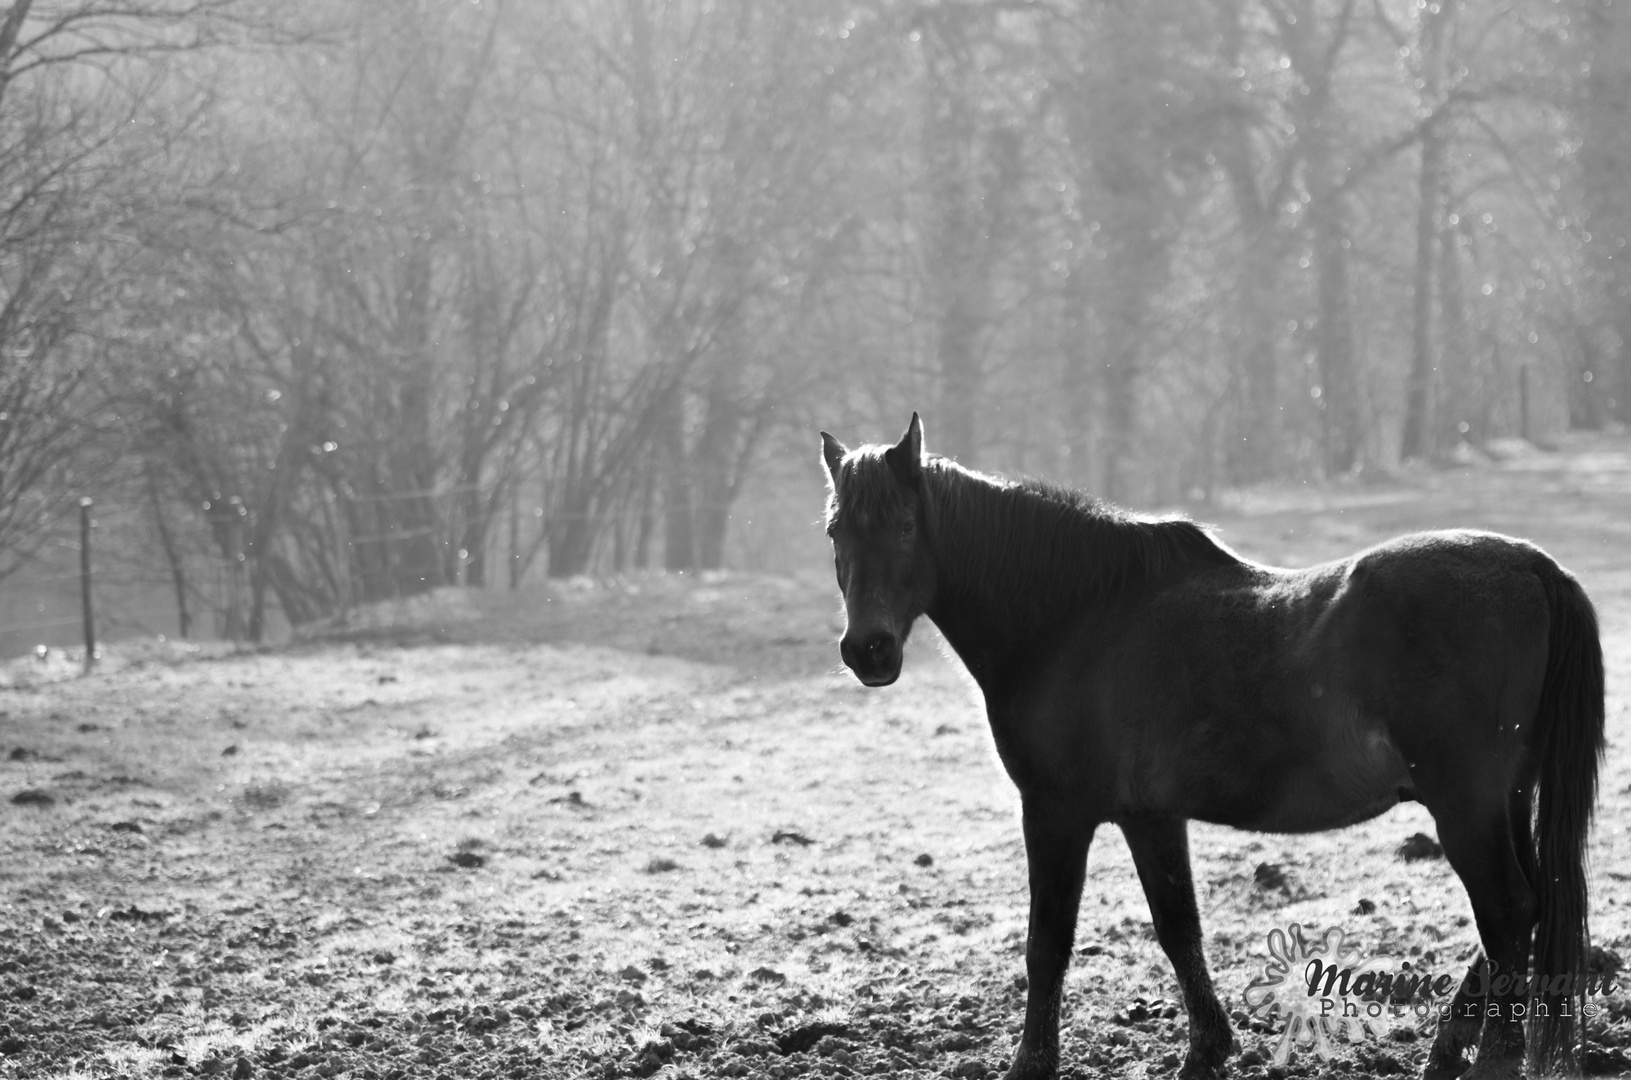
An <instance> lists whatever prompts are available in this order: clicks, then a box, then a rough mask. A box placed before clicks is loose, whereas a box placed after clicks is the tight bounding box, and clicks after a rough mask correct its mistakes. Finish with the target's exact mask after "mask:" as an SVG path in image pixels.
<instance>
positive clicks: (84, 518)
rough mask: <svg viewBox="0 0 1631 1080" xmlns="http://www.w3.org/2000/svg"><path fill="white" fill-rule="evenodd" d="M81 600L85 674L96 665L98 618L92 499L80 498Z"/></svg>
mask: <svg viewBox="0 0 1631 1080" xmlns="http://www.w3.org/2000/svg"><path fill="white" fill-rule="evenodd" d="M79 600H80V606H81V609H82V612H83V615H84V620H85V674H87V675H89V674H90V673H91V671H92V669H93V668H95V667H96V618H95V615H94V613H93V612H92V610H91V499H90V496H88V495H87V496H84V497H82V498H81V499H80V500H79Z"/></svg>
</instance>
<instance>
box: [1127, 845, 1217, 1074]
mask: <svg viewBox="0 0 1631 1080" xmlns="http://www.w3.org/2000/svg"><path fill="white" fill-rule="evenodd" d="M1121 831H1122V833H1123V834H1125V835H1126V837H1127V846H1128V848H1130V849H1131V850H1132V853H1133V864H1134V865H1135V866H1137V867H1138V880H1139V881H1140V882H1142V883H1143V885H1144V897H1145V899H1146V900H1148V901H1149V904H1150V918H1151V919H1152V920H1153V921H1154V923H1155V936H1156V938H1157V940H1159V941H1160V942H1161V948H1163V949H1164V950H1166V954H1167V959H1168V960H1170V961H1172V966H1173V969H1174V970H1175V971H1176V972H1177V973H1178V984H1179V986H1180V987H1181V988H1182V989H1183V993H1184V1008H1185V1009H1186V1010H1188V1012H1189V1054H1188V1056H1187V1057H1185V1059H1184V1065H1183V1068H1182V1069H1180V1070H1179V1072H1178V1075H1179V1076H1180V1077H1181V1078H1182V1080H1200V1078H1212V1077H1221V1076H1222V1075H1223V1062H1224V1059H1226V1058H1227V1057H1228V1056H1229V1051H1230V1050H1231V1049H1233V1047H1234V1033H1233V1031H1231V1030H1230V1027H1229V1018H1228V1016H1226V1015H1225V1014H1224V1012H1223V1006H1222V1005H1220V1004H1218V995H1217V993H1216V991H1214V990H1213V989H1212V976H1211V975H1210V974H1208V972H1207V970H1206V956H1205V954H1204V953H1203V952H1202V951H1201V917H1200V912H1199V911H1197V910H1196V907H1195V886H1194V883H1193V882H1192V881H1191V879H1190V873H1189V836H1188V829H1187V825H1186V823H1185V822H1184V821H1182V820H1179V819H1171V818H1164V819H1140V820H1137V821H1126V822H1122V823H1121Z"/></svg>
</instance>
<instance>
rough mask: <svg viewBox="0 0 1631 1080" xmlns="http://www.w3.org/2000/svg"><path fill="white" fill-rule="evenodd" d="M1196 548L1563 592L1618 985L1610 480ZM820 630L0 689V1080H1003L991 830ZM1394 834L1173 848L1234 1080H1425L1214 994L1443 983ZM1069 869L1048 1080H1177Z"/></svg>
mask: <svg viewBox="0 0 1631 1080" xmlns="http://www.w3.org/2000/svg"><path fill="white" fill-rule="evenodd" d="M814 514H815V511H814V508H812V520H813V518H814ZM1198 516H1201V517H1205V518H1207V519H1210V520H1212V521H1214V522H1216V523H1217V525H1218V526H1219V528H1220V529H1221V533H1222V536H1223V537H1224V539H1225V540H1227V541H1228V542H1230V543H1232V544H1233V545H1234V546H1236V547H1237V548H1238V549H1240V550H1242V551H1243V552H1245V553H1247V554H1249V555H1252V556H1254V557H1258V558H1262V559H1264V560H1267V561H1272V562H1278V563H1282V564H1303V563H1308V562H1313V561H1317V560H1319V559H1322V558H1326V557H1329V556H1333V555H1337V554H1345V553H1347V552H1350V551H1353V550H1355V549H1357V548H1358V547H1361V546H1363V545H1365V544H1367V543H1370V542H1372V541H1374V540H1378V539H1381V538H1384V537H1386V536H1389V535H1393V534H1395V533H1398V532H1402V531H1407V530H1410V529H1416V528H1425V527H1432V526H1450V525H1468V526H1479V527H1486V528H1494V529H1499V530H1501V531H1506V532H1511V533H1516V534H1520V535H1525V536H1529V537H1531V538H1533V539H1535V540H1537V541H1538V542H1540V543H1541V544H1543V545H1544V546H1546V547H1547V548H1548V549H1549V550H1551V551H1552V552H1553V553H1554V554H1555V555H1557V556H1558V557H1559V558H1560V559H1561V560H1562V561H1563V562H1564V563H1565V565H1568V566H1570V567H1571V568H1572V569H1574V570H1575V571H1576V572H1577V573H1578V574H1579V575H1580V576H1581V578H1582V579H1583V580H1584V581H1585V583H1586V586H1587V588H1588V590H1589V591H1590V592H1591V593H1592V595H1593V596H1594V598H1595V599H1596V601H1597V603H1598V605H1599V608H1600V613H1601V616H1602V621H1603V629H1604V641H1605V645H1606V648H1607V653H1608V662H1609V670H1610V687H1609V689H1610V701H1609V738H1610V747H1609V756H1608V765H1607V770H1606V773H1605V776H1604V782H1603V784H1602V801H1601V806H1600V811H1599V818H1598V822H1599V824H1598V827H1597V831H1596V834H1595V839H1594V842H1593V845H1592V874H1593V877H1592V881H1593V888H1594V893H1593V899H1592V920H1593V929H1594V936H1595V940H1596V942H1597V943H1598V944H1599V945H1601V946H1603V947H1604V949H1605V950H1608V951H1606V952H1605V953H1603V954H1601V956H1602V958H1603V960H1604V961H1605V962H1610V963H1611V962H1612V957H1611V955H1610V954H1611V953H1613V954H1618V955H1619V956H1623V957H1626V958H1631V892H1628V891H1627V888H1626V883H1627V882H1628V881H1631V844H1628V843H1627V836H1626V830H1627V828H1628V826H1631V738H1628V737H1631V683H1628V677H1631V440H1626V439H1623V438H1622V439H1618V440H1611V439H1597V440H1591V441H1582V442H1578V443H1572V444H1570V445H1569V446H1568V447H1566V448H1564V449H1562V450H1559V451H1556V452H1549V453H1536V452H1532V451H1531V452H1522V453H1520V452H1517V448H1513V452H1512V453H1511V455H1510V456H1509V457H1508V458H1507V459H1506V460H1502V461H1495V462H1491V461H1478V462H1474V463H1472V464H1470V465H1469V466H1468V467H1466V468H1458V469H1453V470H1440V471H1423V472H1420V473H1414V474H1410V475H1407V476H1404V477H1395V478H1389V479H1388V480H1387V481H1385V482H1379V483H1374V484H1350V485H1336V486H1329V487H1321V488H1307V489H1292V490H1288V489H1284V488H1280V489H1273V490H1263V491H1255V492H1249V493H1243V494H1240V495H1237V496H1234V497H1232V498H1231V499H1229V500H1228V501H1226V502H1225V504H1224V505H1222V506H1214V507H1208V508H1202V509H1200V510H1199V511H1198ZM839 628H840V621H839V614H838V605H837V601H836V593H835V590H834V588H833V586H832V584H831V582H830V578H829V576H828V574H827V573H826V571H825V568H824V567H823V568H819V572H816V571H815V570H812V573H811V575H810V576H809V577H808V578H807V579H805V578H800V579H787V580H784V579H772V578H753V577H741V576H725V577H720V578H711V579H708V580H704V581H687V580H684V579H663V578H650V579H642V580H638V581H632V582H621V583H616V584H609V585H598V586H589V585H585V586H582V587H563V588H560V589H556V590H553V591H550V592H545V591H543V590H537V591H531V592H527V593H524V594H521V595H490V596H489V595H460V594H439V595H437V596H435V597H432V598H428V599H426V600H423V601H420V602H417V603H413V604H407V605H403V606H401V607H400V608H397V609H382V610H378V611H374V612H371V613H368V617H367V618H362V617H358V618H357V619H355V620H353V622H352V623H351V624H350V625H348V626H347V627H343V628H333V630H332V631H331V633H329V634H328V635H327V636H325V637H323V638H322V639H320V640H311V641H307V642H303V643H300V644H297V645H294V646H290V647H286V648H280V649H275V650H268V651H261V652H243V653H232V652H229V651H225V650H222V649H198V648H188V647H183V646H178V645H173V644H163V643H150V644H146V645H140V646H130V647H124V648H121V649H120V650H118V651H117V652H116V653H115V654H114V655H111V656H109V657H108V658H107V659H106V661H105V663H104V665H103V669H102V670H101V672H100V673H98V674H96V675H93V676H91V677H88V678H80V677H76V676H75V675H74V674H73V665H72V663H71V658H58V657H52V658H48V659H47V660H46V661H45V662H43V663H42V662H37V661H34V660H25V661H21V662H18V663H15V664H12V665H10V666H8V667H7V668H5V669H3V670H0V820H3V821H4V827H3V828H0V1076H6V1077H28V1078H30V1080H33V1078H39V1080H49V1078H71V1077H103V1076H122V1077H155V1076H192V1075H217V1076H222V1077H226V1076H231V1077H234V1078H237V1080H244V1078H248V1077H269V1078H270V1077H311V1076H321V1077H356V1078H360V1080H397V1078H405V1077H414V1078H440V1077H448V1078H452V1077H460V1078H466V1077H469V1078H486V1077H516V1078H521V1077H528V1078H532V1077H582V1076H587V1077H599V1076H605V1077H610V1076H629V1075H632V1076H650V1075H655V1074H657V1073H659V1072H661V1073H662V1074H663V1075H672V1076H687V1077H710V1078H711V1077H721V1076H770V1077H788V1076H801V1075H810V1076H818V1075H819V1076H851V1075H869V1074H876V1075H899V1076H954V1077H987V1076H995V1075H999V1074H1000V1070H1001V1069H1002V1068H1004V1067H1005V1066H1006V1064H1007V1060H1008V1057H1009V1055H1010V1053H1011V1051H1012V1048H1013V1045H1014V1041H1015V1037H1016V1034H1017V1031H1018V1025H1019V1020H1020V1015H1021V1010H1022V1007H1023V989H1022V983H1021V982H1020V980H1019V976H1021V975H1022V973H1023V958H1022V951H1023V941H1024V933H1025V911H1026V907H1025V905H1026V890H1025V874H1024V856H1023V850H1022V846H1021V842H1020V832H1019V821H1018V807H1017V799H1016V797H1015V795H1014V792H1013V790H1012V788H1011V787H1010V785H1009V783H1008V781H1007V779H1006V777H1004V776H1003V774H1002V771H1001V769H1000V767H999V765H998V763H997V761H996V757H995V754H994V752H993V750H992V748H991V742H990V736H989V734H988V733H987V731H986V729H985V723H984V719H983V715H982V712H981V710H980V708H979V706H978V703H977V701H976V699H975V697H974V695H973V693H972V691H971V690H970V688H969V686H968V684H967V683H966V681H965V678H964V676H963V675H961V674H960V672H959V670H958V668H957V667H956V665H955V663H953V662H949V661H947V660H946V659H945V658H944V657H943V656H942V655H941V653H940V651H939V650H938V649H937V648H936V645H935V636H934V634H933V631H932V629H930V628H929V627H927V626H925V627H923V628H921V629H920V631H919V637H918V639H917V640H916V641H915V643H914V645H913V647H912V650H911V655H910V657H909V663H908V669H907V671H906V673H905V674H904V676H903V677H902V679H901V680H900V681H899V682H898V683H897V684H896V685H895V686H893V687H891V688H888V689H886V690H881V691H879V690H866V689H864V688H862V687H860V686H859V685H857V684H856V683H855V682H854V681H853V679H851V678H850V677H849V675H848V674H847V673H846V672H844V671H843V670H842V669H841V668H840V667H839V665H838V661H837V655H836V648H835V646H834V645H833V642H834V640H835V638H836V634H837V631H838V630H839ZM1418 832H1421V833H1426V834H1428V835H1429V836H1431V835H1432V834H1433V832H1434V829H1433V823H1432V821H1431V820H1430V818H1428V816H1427V815H1426V814H1425V813H1424V812H1423V811H1422V810H1421V809H1420V807H1418V806H1414V805H1407V806H1403V807H1399V808H1396V809H1395V810H1393V811H1391V812H1389V813H1387V814H1385V815H1383V816H1382V817H1380V818H1378V819H1376V820H1374V821H1371V822H1369V823H1366V824H1365V825H1362V826H1359V827H1356V828H1352V829H1348V830H1344V831H1342V832H1338V833H1329V834H1322V835H1317V836H1301V837H1296V836H1271V835H1256V834H1249V833H1241V832H1234V831H1230V830H1227V829H1220V828H1212V827H1207V826H1193V827H1192V830H1191V840H1192V845H1193V849H1194V860H1195V877H1196V882H1197V887H1198V890H1199V899H1200V904H1201V909H1202V919H1203V923H1204V925H1205V928H1206V932H1207V953H1208V957H1209V960H1210V963H1211V967H1212V971H1213V975H1214V978H1215V979H1216V982H1217V985H1218V988H1219V993H1220V995H1221V996H1222V997H1223V998H1224V1000H1225V1004H1226V1008H1229V1009H1231V1010H1239V1011H1238V1012H1237V1021H1239V1022H1240V1042H1241V1046H1242V1049H1243V1050H1244V1051H1245V1055H1244V1057H1242V1058H1238V1059H1236V1062H1235V1065H1234V1075H1236V1076H1240V1077H1247V1078H1256V1077H1263V1076H1269V1075H1273V1076H1287V1075H1289V1076H1320V1077H1382V1076H1392V1075H1401V1074H1409V1073H1415V1072H1418V1071H1419V1069H1420V1067H1421V1064H1422V1061H1423V1058H1424V1055H1425V1050H1426V1042H1425V1041H1424V1040H1423V1039H1421V1038H1419V1037H1417V1036H1416V1035H1415V1033H1414V1032H1413V1031H1412V1030H1411V1029H1409V1028H1408V1027H1403V1026H1400V1027H1398V1028H1396V1029H1395V1030H1393V1031H1392V1032H1390V1033H1386V1034H1383V1035H1379V1036H1371V1037H1366V1038H1365V1039H1363V1040H1361V1041H1359V1042H1357V1043H1355V1044H1352V1045H1344V1046H1343V1047H1342V1049H1341V1055H1340V1056H1339V1057H1338V1058H1337V1059H1335V1060H1333V1061H1324V1060H1321V1059H1320V1058H1319V1057H1317V1056H1314V1055H1311V1054H1308V1053H1300V1054H1298V1055H1296V1056H1294V1057H1293V1058H1292V1060H1291V1062H1290V1064H1289V1067H1286V1068H1276V1067H1274V1066H1272V1065H1271V1064H1270V1062H1269V1060H1268V1059H1269V1055H1270V1054H1271V1052H1272V1048H1273V1046H1274V1044H1275V1042H1276V1040H1277V1035H1276V1033H1275V1031H1274V1030H1272V1029H1271V1025H1268V1024H1265V1023H1263V1022H1262V1021H1260V1020H1257V1019H1254V1018H1250V1017H1248V1016H1247V1014H1246V1013H1245V1011H1244V1009H1245V1001H1244V996H1243V994H1244V990H1245V988H1246V986H1247V984H1248V983H1249V982H1250V981H1251V980H1252V979H1253V978H1254V977H1256V976H1258V975H1260V974H1261V973H1262V972H1263V970H1264V965H1265V962H1266V961H1267V959H1268V949H1267V946H1266V939H1267V936H1268V934H1269V932H1270V931H1272V930H1274V929H1276V928H1284V927H1286V926H1288V925H1289V924H1292V923H1299V924H1301V925H1303V926H1305V927H1319V928H1322V929H1323V928H1328V927H1332V926H1340V927H1342V928H1344V929H1345V930H1346V931H1347V933H1348V935H1349V937H1350V938H1352V939H1355V940H1357V941H1358V942H1359V943H1360V944H1361V946H1362V947H1363V948H1364V950H1365V951H1366V953H1367V954H1368V955H1385V956H1389V957H1395V958H1397V957H1409V958H1412V959H1414V960H1415V961H1416V962H1417V963H1418V964H1419V965H1421V966H1426V967H1431V968H1434V969H1442V970H1444V971H1449V972H1456V971H1459V970H1460V968H1461V966H1462V965H1464V963H1465V962H1466V960H1467V959H1468V958H1469V957H1470V956H1471V954H1472V952H1473V949H1474V947H1475V940H1476V936H1475V933H1474V930H1473V928H1472V926H1471V924H1470V919H1469V915H1470V912H1469V910H1468V907H1467V902H1466V898H1465V895H1464V894H1463V892H1462V891H1461V889H1460V887H1459V884H1458V883H1457V882H1456V881H1455V879H1454V877H1453V875H1452V873H1451V872H1450V870H1449V868H1448V867H1447V865H1446V864H1445V863H1444V862H1443V860H1442V859H1433V858H1427V859H1421V860H1416V861H1408V862H1407V861H1404V860H1403V859H1401V858H1400V857H1399V856H1398V854H1397V849H1398V848H1399V846H1400V844H1401V842H1402V841H1404V840H1405V839H1406V838H1407V837H1410V836H1412V834H1415V833H1418ZM1265 864H1267V870H1266V871H1265V869H1264V866H1265ZM1089 874H1090V876H1089V881H1088V885H1087V889H1086V892H1085V894H1084V896H1083V900H1082V916H1081V924H1080V931H1079V935H1078V947H1079V954H1078V956H1077V958H1076V961H1075V963H1074V965H1073V969H1072V971H1071V974H1070V978H1069V983H1068V995H1069V1001H1068V1004H1067V1009H1066V1014H1065V1021H1064V1027H1065V1045H1064V1057H1065V1069H1064V1075H1067V1076H1069V1075H1077V1076H1131V1077H1137V1076H1151V1077H1158V1076H1168V1075H1172V1074H1173V1073H1174V1071H1175V1067H1176V1065H1177V1063H1178V1060H1179V1058H1180V1057H1181V1055H1182V1053H1183V1048H1184V1040H1185V1034H1184V1033H1185V1019H1184V1016H1183V1014H1182V1010H1181V1008H1178V1007H1176V1004H1175V1001H1176V996H1177V991H1176V985H1175V982H1174V979H1173V977H1172V974H1171V971H1170V968H1169V967H1168V965H1167V962H1166V960H1165V958H1164V956H1163V955H1162V954H1161V952H1160V950H1159V948H1158V946H1157V945H1156V944H1155V942H1154V939H1153V935H1152V932H1151V929H1150V923H1149V914H1148V911H1147V909H1146V907H1145V904H1144V900H1143V896H1142V893H1141V892H1140V890H1139V887H1138V883H1137V880H1136V877H1135V875H1134V872H1133V868H1132V865H1131V861H1130V859H1129V858H1128V854H1127V850H1126V847H1125V845H1124V844H1123V842H1122V840H1121V837H1120V834H1119V833H1118V832H1117V831H1116V830H1114V829H1112V828H1107V829H1104V830H1101V832H1100V834H1099V836H1098V838H1097V840H1096V843H1095V847H1094V850H1093V854H1092V860H1091V864H1090V871H1089ZM1361 912H1363V913H1361ZM1605 1004H1606V1006H1607V1007H1606V1008H1605V1010H1604V1011H1603V1012H1602V1013H1600V1014H1599V1015H1598V1016H1597V1017H1596V1018H1595V1019H1594V1020H1593V1021H1592V1023H1591V1041H1592V1044H1593V1050H1592V1051H1591V1054H1590V1056H1589V1057H1588V1060H1587V1062H1586V1065H1587V1071H1588V1072H1590V1073H1594V1074H1602V1075H1624V1074H1631V1061H1628V1058H1627V1056H1626V1055H1627V1053H1628V1052H1631V993H1627V992H1625V991H1622V992H1621V993H1620V994H1619V995H1618V996H1611V997H1610V998H1608V999H1606V1000H1605Z"/></svg>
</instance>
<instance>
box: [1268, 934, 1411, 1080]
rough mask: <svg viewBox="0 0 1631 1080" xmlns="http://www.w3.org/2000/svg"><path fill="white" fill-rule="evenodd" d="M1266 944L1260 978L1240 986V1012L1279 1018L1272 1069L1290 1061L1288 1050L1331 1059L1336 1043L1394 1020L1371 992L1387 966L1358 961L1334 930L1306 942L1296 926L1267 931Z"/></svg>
mask: <svg viewBox="0 0 1631 1080" xmlns="http://www.w3.org/2000/svg"><path fill="white" fill-rule="evenodd" d="M1268 945H1269V960H1268V963H1266V964H1264V965H1263V974H1261V975H1259V976H1258V977H1257V978H1255V979H1253V980H1252V982H1251V985H1250V986H1248V987H1246V1008H1247V1011H1248V1012H1250V1013H1251V1015H1253V1016H1255V1017H1258V1018H1260V1019H1270V1018H1276V1017H1278V1018H1283V1019H1284V1021H1285V1030H1284V1031H1282V1032H1281V1033H1280V1041H1279V1042H1277V1043H1276V1044H1275V1046H1274V1054H1273V1056H1272V1058H1271V1059H1270V1060H1271V1061H1272V1062H1273V1063H1274V1064H1275V1065H1284V1064H1285V1063H1286V1062H1287V1061H1288V1060H1290V1058H1291V1051H1292V1050H1293V1049H1294V1048H1295V1049H1299V1050H1312V1051H1313V1052H1314V1053H1316V1054H1318V1055H1319V1056H1320V1057H1322V1058H1325V1059H1327V1060H1329V1059H1330V1058H1333V1057H1335V1056H1336V1044H1337V1042H1339V1041H1340V1040H1342V1039H1344V1038H1346V1039H1347V1040H1348V1041H1349V1042H1359V1041H1361V1040H1362V1039H1364V1038H1365V1036H1366V1035H1370V1036H1376V1035H1380V1034H1382V1033H1383V1032H1384V1031H1386V1030H1387V1028H1388V1026H1389V1021H1390V1020H1393V1019H1396V1017H1394V1016H1393V1015H1391V1011H1390V1010H1389V1009H1387V1008H1385V1007H1384V1006H1383V1005H1382V1003H1381V1002H1378V1001H1377V1000H1375V997H1374V990H1373V988H1374V987H1375V985H1376V982H1377V977H1378V976H1379V975H1382V974H1384V973H1386V974H1391V970H1392V969H1391V967H1390V965H1389V964H1388V962H1387V961H1386V960H1383V959H1381V958H1378V957H1370V958H1366V957H1364V956H1363V955H1362V954H1361V953H1360V950H1359V946H1358V944H1357V943H1355V942H1351V941H1348V940H1347V931H1345V930H1343V929H1342V928H1341V927H1340V926H1333V927H1331V928H1330V929H1329V930H1326V931H1325V933H1324V934H1323V935H1322V936H1320V937H1318V938H1314V939H1310V938H1309V937H1308V936H1307V935H1305V934H1304V932H1303V928H1302V925H1301V924H1300V923H1292V924H1291V925H1290V926H1289V927H1287V928H1286V929H1285V930H1281V929H1278V928H1276V929H1274V930H1271V931H1269V940H1268ZM1336 972H1341V973H1342V975H1343V977H1342V978H1341V979H1340V981H1339V980H1338V979H1336V978H1328V979H1326V980H1325V986H1324V987H1323V990H1324V992H1323V993H1316V990H1319V989H1321V987H1320V986H1319V985H1318V983H1319V978H1320V975H1322V974H1325V973H1333V974H1334V973H1336ZM1366 975H1369V978H1368V979H1366V978H1364V976H1366ZM1367 991H1368V993H1367Z"/></svg>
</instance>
